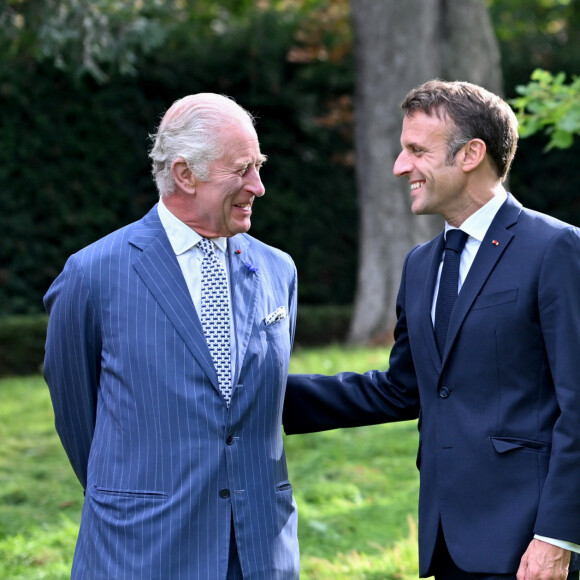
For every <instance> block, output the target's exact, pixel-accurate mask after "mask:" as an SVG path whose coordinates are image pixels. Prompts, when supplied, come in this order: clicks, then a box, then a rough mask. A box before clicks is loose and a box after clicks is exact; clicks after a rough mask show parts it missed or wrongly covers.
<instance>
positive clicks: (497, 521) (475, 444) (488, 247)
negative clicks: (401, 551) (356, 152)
mask: <svg viewBox="0 0 580 580" xmlns="http://www.w3.org/2000/svg"><path fill="white" fill-rule="evenodd" d="M442 251H443V235H442V234H441V235H439V236H437V237H436V238H435V239H433V240H431V241H430V242H428V243H426V244H423V245H421V246H418V247H416V248H414V249H413V250H412V251H411V252H410V253H409V255H408V256H407V258H406V261H405V265H404V268H403V273H402V280H401V286H400V290H399V294H398V299H397V317H398V319H397V325H396V329H395V344H394V346H393V349H392V352H391V357H390V368H389V370H388V371H387V372H380V371H371V372H368V373H366V374H364V375H358V374H354V373H341V374H339V375H337V376H335V377H323V376H315V375H310V376H306V375H291V376H290V377H289V381H288V388H287V392H286V404H285V412H284V427H285V430H286V432H287V433H302V432H309V431H316V430H322V429H330V428H336V427H353V426H359V425H364V424H372V423H380V422H387V421H399V420H403V419H410V418H416V417H420V420H419V429H420V441H419V452H418V458H417V465H418V467H419V469H420V477H421V487H420V500H419V553H420V554H419V555H420V573H421V575H423V576H424V575H426V574H427V573H428V571H429V566H430V564H431V560H432V556H433V552H434V547H435V540H436V537H437V530H438V526H439V522H441V525H442V526H443V530H444V534H445V538H446V540H447V544H448V547H449V551H450V553H451V555H452V557H453V559H454V560H455V562H456V563H457V565H458V566H459V567H461V568H463V569H465V570H467V571H470V572H482V573H496V574H499V573H515V572H516V570H517V568H518V566H519V561H520V558H521V556H522V555H523V553H524V551H525V550H526V548H527V546H528V544H529V542H530V541H531V539H532V538H533V535H534V533H536V534H539V535H542V536H548V537H551V538H558V539H560V540H567V541H570V542H573V543H576V544H579V543H580V233H579V230H578V229H576V228H574V227H572V226H569V225H567V224H564V223H562V222H559V221H557V220H555V219H552V218H550V217H547V216H545V215H541V214H538V213H535V212H532V211H528V210H526V209H523V208H522V206H521V205H520V204H519V203H518V202H516V201H515V200H514V198H513V197H512V196H511V195H510V196H508V199H507V200H506V202H505V203H504V204H503V206H502V207H501V208H500V210H499V212H498V213H497V215H496V217H495V218H494V220H493V222H492V224H491V226H490V228H489V230H488V232H487V234H486V236H485V239H484V240H483V242H482V244H481V246H480V248H479V251H478V253H477V256H476V258H475V261H474V263H473V265H472V267H471V269H470V271H469V274H468V275H467V278H466V279H465V282H464V285H463V287H462V289H461V292H460V294H459V296H458V298H457V302H456V305H455V308H454V311H453V313H452V317H451V321H450V326H449V332H448V339H447V345H446V347H445V352H444V354H443V357H442V360H441V357H440V356H439V353H438V351H437V346H436V343H435V337H434V333H433V325H432V321H431V305H432V300H433V294H434V287H435V282H436V277H437V270H438V267H439V263H440V260H441V254H442ZM386 492H387V493H388V491H386ZM578 567H580V561H579V558H578V556H577V555H574V556H573V559H572V564H571V569H578Z"/></svg>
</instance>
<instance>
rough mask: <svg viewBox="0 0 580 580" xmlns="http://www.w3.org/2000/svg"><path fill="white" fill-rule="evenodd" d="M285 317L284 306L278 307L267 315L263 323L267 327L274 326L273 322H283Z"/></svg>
mask: <svg viewBox="0 0 580 580" xmlns="http://www.w3.org/2000/svg"><path fill="white" fill-rule="evenodd" d="M286 316H287V314H286V308H284V306H280V308H276V310H274V312H272V313H270V314H268V316H266V318H264V322H265V323H266V324H267V325H270V324H274V322H278V321H280V320H284V318H286Z"/></svg>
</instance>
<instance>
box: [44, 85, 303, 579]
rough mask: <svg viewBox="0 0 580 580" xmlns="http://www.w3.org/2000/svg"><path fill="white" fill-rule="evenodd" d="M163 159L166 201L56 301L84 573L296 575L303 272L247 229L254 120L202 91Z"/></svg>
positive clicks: (163, 148)
mask: <svg viewBox="0 0 580 580" xmlns="http://www.w3.org/2000/svg"><path fill="white" fill-rule="evenodd" d="M150 156H151V158H152V160H153V173H154V176H155V180H156V183H157V186H158V189H159V193H160V200H159V203H158V204H157V205H156V206H155V207H153V209H151V211H150V212H149V213H148V214H147V215H146V216H145V217H144V218H143V219H141V220H140V221H138V222H136V223H134V224H131V225H129V226H127V227H125V228H122V229H121V230H119V231H116V232H114V233H112V234H110V235H108V236H106V237H105V238H103V239H101V240H99V241H97V242H95V243H94V244H92V245H90V246H88V247H87V248H85V249H83V250H81V251H80V252H78V253H76V254H75V255H73V256H72V257H71V258H69V260H68V261H67V264H66V266H65V268H64V270H63V272H62V274H61V275H60V276H59V277H58V278H57V279H56V281H55V282H54V283H53V285H52V286H51V288H50V289H49V291H48V293H47V295H46V297H45V305H46V308H47V310H48V312H49V313H50V318H49V328H48V337H47V343H46V359H45V377H46V381H47V383H48V386H49V388H50V393H51V397H52V401H53V406H54V412H55V419H56V421H55V422H56V428H57V430H58V433H59V435H60V438H61V440H62V443H63V446H64V448H65V450H66V452H67V454H68V457H69V459H70V462H71V464H72V467H73V469H74V471H75V473H76V475H77V477H78V479H79V481H80V483H81V484H82V486H83V488H84V490H85V496H86V497H85V501H84V506H83V512H82V519H81V525H80V532H79V537H78V542H77V547H76V551H75V557H74V561H73V569H72V578H74V579H78V580H81V579H82V580H133V579H135V580H136V579H140V580H144V579H150V580H153V579H155V580H194V579H195V580H224V579H227V580H242V579H245V580H295V579H296V578H298V560H299V554H298V542H297V512H296V505H295V502H294V499H293V495H292V487H291V485H290V482H289V481H288V473H287V469H286V459H285V455H284V448H283V444H282V433H281V418H282V409H283V401H284V390H285V385H286V377H287V372H288V362H289V358H290V351H291V347H292V343H293V340H294V329H295V320H296V270H295V267H294V264H293V262H292V260H291V259H290V257H289V256H288V255H286V254H284V253H283V252H281V251H279V250H276V249H274V248H271V247H269V246H266V245H265V244H263V243H261V242H259V241H258V240H256V239H254V238H252V237H250V236H249V235H247V234H246V232H247V231H248V230H249V228H250V219H251V215H252V209H253V204H254V202H255V201H256V200H257V199H258V198H260V197H262V196H263V195H264V191H265V190H264V186H263V184H262V181H261V178H260V168H261V166H262V164H263V162H264V161H265V156H264V155H263V154H262V153H261V151H260V146H259V143H258V138H257V135H256V131H255V129H254V123H253V119H252V117H251V116H250V115H249V113H247V111H245V110H244V109H242V108H241V107H240V106H238V105H237V104H236V103H234V101H233V100H231V99H228V98H226V97H223V96H220V95H214V94H208V93H202V94H198V95H191V96H188V97H185V98H183V99H181V100H179V101H177V102H176V103H174V104H173V105H172V106H171V108H170V109H169V110H168V111H167V113H166V114H165V116H164V118H163V120H162V122H161V124H160V126H159V129H158V131H157V134H156V136H155V142H154V146H153V148H152V150H151V153H150ZM210 296H214V297H215V300H216V301H215V302H213V303H212V302H210V301H209V299H208V297H210ZM218 323H219V324H218Z"/></svg>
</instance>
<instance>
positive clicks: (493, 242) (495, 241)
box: [491, 240, 499, 246]
mask: <svg viewBox="0 0 580 580" xmlns="http://www.w3.org/2000/svg"><path fill="white" fill-rule="evenodd" d="M491 243H492V244H493V245H494V246H499V242H498V241H497V240H491Z"/></svg>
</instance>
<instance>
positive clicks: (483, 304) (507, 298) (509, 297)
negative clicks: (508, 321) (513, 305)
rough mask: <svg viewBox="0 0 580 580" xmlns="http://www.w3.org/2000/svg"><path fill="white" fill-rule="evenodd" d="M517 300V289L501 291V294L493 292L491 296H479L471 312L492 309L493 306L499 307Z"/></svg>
mask: <svg viewBox="0 0 580 580" xmlns="http://www.w3.org/2000/svg"><path fill="white" fill-rule="evenodd" d="M517 299H518V289H517V288H510V289H509V290H502V291H501V292H493V293H492V294H481V295H479V296H478V297H477V298H476V299H475V302H474V303H473V306H472V307H471V310H482V309H483V308H493V307H494V306H501V305H502V304H508V303H509V302H515V301H516V300H517Z"/></svg>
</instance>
